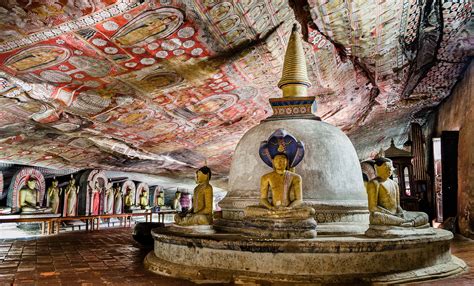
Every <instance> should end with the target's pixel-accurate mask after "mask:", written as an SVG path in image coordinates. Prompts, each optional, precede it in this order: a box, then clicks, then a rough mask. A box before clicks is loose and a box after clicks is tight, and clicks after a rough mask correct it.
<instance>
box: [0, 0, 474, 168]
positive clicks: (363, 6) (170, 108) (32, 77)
mask: <svg viewBox="0 0 474 286" xmlns="http://www.w3.org/2000/svg"><path fill="white" fill-rule="evenodd" d="M471 13H472V3H471V2H470V1H468V0H466V1H462V0H453V1H443V0H439V1H431V0H393V1H360V0H356V1H341V0H339V1H338V0H336V1H325V0H309V1H302V0H295V1H289V2H288V1H284V0H258V1H257V0H235V1H216V0H201V1H198V0H181V1H179V0H160V1H158V0H4V1H0V95H1V96H0V106H1V109H0V161H1V162H15V163H20V164H28V165H36V166H41V167H45V168H53V169H82V168H102V169H107V170H119V171H134V172H144V173H150V174H168V175H169V174H173V175H178V176H181V175H183V176H186V175H188V174H192V171H191V170H192V169H194V168H195V167H198V166H200V165H202V164H204V162H205V161H207V164H208V165H209V166H210V167H211V168H212V169H213V170H214V172H215V173H216V174H219V175H222V176H225V175H226V174H227V173H228V170H229V167H230V162H231V158H232V153H233V150H234V148H235V146H236V144H237V142H238V141H239V139H240V138H241V137H242V136H243V134H244V133H245V132H246V131H247V130H248V129H250V128H251V127H253V126H255V125H256V124H258V123H259V122H260V121H261V120H263V119H265V118H266V117H268V116H270V115H271V108H270V106H269V104H268V98H270V97H279V96H281V91H280V90H279V89H278V88H277V87H276V83H277V82H278V80H279V78H280V74H281V69H282V63H283V56H284V51H285V47H286V41H287V40H288V37H289V32H290V30H291V26H292V24H293V23H294V22H295V21H297V22H299V23H300V24H301V26H302V31H303V34H304V38H305V41H306V43H305V49H306V56H307V63H308V72H309V76H310V80H311V81H312V84H313V86H312V88H311V89H310V91H309V94H311V95H315V96H316V97H317V100H318V111H317V115H319V116H320V117H321V118H322V119H323V120H324V121H326V122H329V123H331V124H333V125H336V126H338V127H340V128H341V129H342V130H343V131H345V132H346V133H347V134H348V135H349V136H350V138H351V139H352V140H353V142H354V144H355V146H356V148H357V150H358V153H359V156H360V157H361V158H364V157H366V156H369V155H370V154H371V152H374V151H375V150H378V148H380V146H379V145H386V146H388V144H389V142H390V139H389V138H392V137H393V138H395V139H396V140H397V141H398V142H402V141H403V140H404V138H406V137H404V136H406V135H405V134H406V130H407V127H408V125H409V123H410V122H412V121H418V122H421V123H423V120H425V119H426V116H427V114H428V113H429V111H430V110H432V108H434V107H435V106H436V105H437V104H438V103H439V102H440V101H442V100H443V99H444V98H445V97H447V96H448V95H449V93H450V91H451V89H452V87H453V85H454V84H455V83H456V81H457V80H458V79H459V77H460V76H461V75H462V73H463V70H464V69H465V67H466V65H467V63H468V62H469V60H470V56H472V54H473V46H474V37H473V25H474V24H473V21H472V18H471ZM256 144H258V142H256Z"/></svg>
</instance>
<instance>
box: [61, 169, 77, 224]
mask: <svg viewBox="0 0 474 286" xmlns="http://www.w3.org/2000/svg"><path fill="white" fill-rule="evenodd" d="M64 191H65V195H64V197H65V200H64V212H65V214H64V215H65V216H75V215H76V214H77V195H78V193H79V187H78V186H76V180H74V177H73V176H72V175H71V179H70V180H69V183H68V185H67V186H66V188H65V190H64Z"/></svg>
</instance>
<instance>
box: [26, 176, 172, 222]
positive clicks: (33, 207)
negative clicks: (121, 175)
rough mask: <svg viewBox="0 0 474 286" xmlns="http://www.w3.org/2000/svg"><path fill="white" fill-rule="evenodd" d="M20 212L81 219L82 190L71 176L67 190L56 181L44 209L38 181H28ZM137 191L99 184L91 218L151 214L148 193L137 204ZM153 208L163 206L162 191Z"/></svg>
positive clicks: (92, 192) (92, 199)
mask: <svg viewBox="0 0 474 286" xmlns="http://www.w3.org/2000/svg"><path fill="white" fill-rule="evenodd" d="M18 194H19V196H18V199H19V210H20V212H21V213H23V214H36V213H53V214H62V215H63V216H77V215H78V195H79V186H78V185H76V180H75V179H74V178H73V177H72V176H71V179H70V180H69V182H68V184H67V185H66V187H65V188H64V189H63V188H60V187H59V182H58V180H56V179H55V178H54V179H53V181H52V182H51V185H50V186H49V187H48V188H47V191H46V195H45V197H46V198H45V199H46V205H45V206H43V198H41V197H40V192H39V190H38V188H37V181H36V180H35V179H34V178H29V179H27V181H26V183H25V184H24V186H23V187H21V188H20V190H19V191H18ZM135 195H136V194H135V190H134V189H132V188H130V187H128V188H126V190H125V191H124V192H122V190H121V186H119V185H118V184H115V185H113V184H112V183H108V184H106V186H105V188H103V187H101V185H100V184H99V182H98V181H96V182H95V184H94V188H92V190H90V210H89V213H90V214H91V215H98V214H120V213H122V212H133V211H135V210H145V211H149V210H150V209H151V208H152V206H150V197H149V192H148V190H146V189H144V190H143V191H142V192H141V193H140V194H139V199H138V202H137V201H136V200H135ZM61 197H63V198H64V201H63V207H62V210H61V209H60V205H61ZM154 205H155V206H157V207H163V206H164V193H163V192H162V191H160V192H159V193H158V195H157V196H156V198H155V202H154Z"/></svg>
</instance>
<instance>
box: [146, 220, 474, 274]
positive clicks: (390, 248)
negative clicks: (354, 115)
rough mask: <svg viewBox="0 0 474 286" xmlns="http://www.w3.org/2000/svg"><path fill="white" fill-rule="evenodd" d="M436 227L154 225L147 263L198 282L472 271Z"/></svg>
mask: <svg viewBox="0 0 474 286" xmlns="http://www.w3.org/2000/svg"><path fill="white" fill-rule="evenodd" d="M434 231H435V234H434V235H425V236H424V235H421V236H409V237H404V238H387V239H380V238H379V239H374V238H368V237H365V236H362V235H360V236H345V237H341V236H339V237H337V236H323V235H321V236H318V237H317V238H313V239H259V238H249V237H245V236H243V235H239V234H225V233H215V234H212V235H208V234H202V233H192V232H191V233H190V232H186V233H183V232H181V231H179V230H177V229H176V228H159V229H154V230H153V231H152V235H153V237H154V239H155V245H154V251H152V252H150V253H149V254H148V255H147V257H146V258H145V261H144V263H145V267H146V268H147V269H149V270H150V271H153V272H155V273H157V274H160V275H164V276H171V277H179V278H185V279H188V280H191V281H193V282H196V283H229V282H245V283H250V282H252V281H258V280H260V281H262V280H263V281H269V282H280V283H404V282H410V281H419V280H426V279H432V278H433V277H434V278H441V277H448V276H451V275H455V274H458V273H461V272H463V271H465V270H466V268H467V267H466V265H465V263H464V262H463V261H462V260H459V259H457V258H456V257H454V256H452V255H451V253H450V241H451V239H452V238H453V235H452V234H451V233H450V232H448V231H445V230H439V229H436V230H434Z"/></svg>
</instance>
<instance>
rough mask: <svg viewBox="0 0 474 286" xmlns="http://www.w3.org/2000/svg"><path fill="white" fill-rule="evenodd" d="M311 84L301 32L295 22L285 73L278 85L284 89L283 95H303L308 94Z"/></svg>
mask: <svg viewBox="0 0 474 286" xmlns="http://www.w3.org/2000/svg"><path fill="white" fill-rule="evenodd" d="M310 86H311V82H310V81H309V79H308V73H307V71H306V59H305V55H304V50H303V43H302V40H301V34H300V32H299V29H298V25H297V24H296V23H295V24H294V25H293V29H292V31H291V36H290V39H289V41H288V47H287V48H286V54H285V62H284V64H283V73H282V76H281V79H280V82H278V87H279V88H280V89H281V90H282V91H283V97H301V96H307V92H308V87H310Z"/></svg>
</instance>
